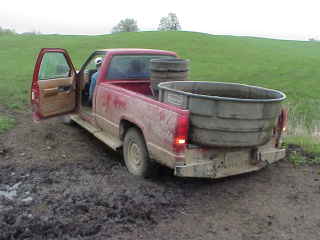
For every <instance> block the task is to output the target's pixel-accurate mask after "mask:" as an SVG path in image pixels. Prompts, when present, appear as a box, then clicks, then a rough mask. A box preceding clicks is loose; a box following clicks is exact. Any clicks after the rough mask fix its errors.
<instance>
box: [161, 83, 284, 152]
mask: <svg viewBox="0 0 320 240" xmlns="http://www.w3.org/2000/svg"><path fill="white" fill-rule="evenodd" d="M158 87H159V100H160V101H162V102H165V103H169V104H172V105H175V106H178V107H181V108H184V109H189V110H190V121H191V122H190V139H189V141H190V142H191V143H194V144H200V145H205V146H219V147H254V146H259V145H263V144H265V143H267V142H268V141H269V140H270V139H271V137H272V131H273V128H274V127H275V125H276V121H277V118H278V115H279V114H280V111H281V102H282V101H283V100H284V99H285V98H286V95H285V94H284V93H282V92H280V91H276V90H271V89H266V88H261V87H255V86H249V85H243V84H238V83H222V82H197V81H185V82H164V83H160V84H159V86H158Z"/></svg>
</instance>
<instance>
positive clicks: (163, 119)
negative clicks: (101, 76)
mask: <svg viewBox="0 0 320 240" xmlns="http://www.w3.org/2000/svg"><path fill="white" fill-rule="evenodd" d="M117 85H118V84H116V83H114V84H111V83H102V84H100V85H99V86H98V87H97V93H96V94H97V100H96V119H97V124H98V125H99V127H101V128H102V129H104V130H105V131H108V132H109V133H110V134H112V135H113V136H118V137H120V131H119V126H120V122H121V120H126V121H129V122H131V123H132V124H134V125H136V126H137V127H138V128H140V130H141V131H142V133H143V135H144V137H145V140H146V144H147V147H148V151H149V154H150V157H151V158H153V159H157V161H158V162H160V163H162V164H164V165H167V166H169V167H172V168H173V167H174V166H175V164H176V161H182V160H183V159H184V155H183V154H180V155H178V154H175V153H174V151H173V141H174V131H175V129H176V125H177V120H178V116H179V114H189V112H188V111H187V110H181V109H179V108H176V107H174V106H170V105H167V104H164V103H161V102H158V101H157V100H154V99H152V98H151V97H148V96H145V95H142V94H140V93H136V92H134V91H130V90H128V89H125V88H123V87H120V86H117Z"/></svg>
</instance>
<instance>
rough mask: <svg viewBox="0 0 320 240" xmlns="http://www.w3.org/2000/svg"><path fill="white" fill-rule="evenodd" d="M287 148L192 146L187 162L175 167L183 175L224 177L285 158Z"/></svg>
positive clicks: (250, 170) (258, 168)
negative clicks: (208, 147)
mask: <svg viewBox="0 0 320 240" xmlns="http://www.w3.org/2000/svg"><path fill="white" fill-rule="evenodd" d="M285 154H286V150H285V149H277V148H274V147H270V146H269V147H261V148H257V149H245V148H242V149H230V148H229V149H201V148H198V149H197V148H195V149H188V150H187V152H186V155H185V160H186V161H185V164H183V165H177V166H175V171H174V172H175V175H176V176H180V177H199V178H222V177H227V176H232V175H238V174H242V173H247V172H253V171H258V170H260V169H261V168H263V167H265V166H266V165H268V164H271V163H274V162H276V161H279V160H281V159H283V158H284V157H285Z"/></svg>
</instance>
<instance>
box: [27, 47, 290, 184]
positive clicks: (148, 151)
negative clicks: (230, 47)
mask: <svg viewBox="0 0 320 240" xmlns="http://www.w3.org/2000/svg"><path fill="white" fill-rule="evenodd" d="M97 58H99V59H102V60H103V61H102V65H101V67H100V69H99V74H98V77H97V81H96V87H95V89H94V94H93V99H92V104H90V103H89V104H88V95H89V88H90V87H89V86H90V81H91V79H92V75H93V74H94V73H95V72H96V71H97V69H96V64H95V60H96V59H97ZM157 58H177V55H176V53H174V52H170V51H162V50H150V49H104V50H97V51H95V52H93V53H92V54H91V55H90V56H89V58H88V59H87V60H86V62H85V63H84V64H83V66H82V67H81V69H80V70H79V71H76V70H75V68H74V65H73V64H72V61H71V58H70V56H69V55H68V53H67V51H66V50H64V49H52V48H50V49H49V48H46V49H42V50H41V51H40V53H39V56H38V59H37V62H36V65H35V69H34V74H33V81H32V88H31V103H32V109H33V119H34V120H35V121H38V120H41V119H47V118H49V117H53V116H58V115H68V116H69V117H70V119H71V120H72V121H74V122H76V123H78V124H79V125H81V126H82V127H84V128H85V129H87V130H88V131H89V132H91V133H92V134H93V135H94V136H96V137H97V138H98V139H100V140H101V141H103V142H104V143H105V144H107V145H108V146H109V147H111V148H112V149H114V150H122V152H123V156H124V160H125V163H126V166H127V168H128V170H129V171H130V172H131V173H133V174H135V175H138V176H148V175H150V174H152V172H153V170H154V167H155V166H156V163H160V164H162V165H165V166H167V167H169V168H172V169H174V173H175V175H177V176H185V177H206V178H220V177H225V176H230V175H235V174H240V173H245V172H250V171H256V170H259V169H261V168H263V167H264V166H266V165H267V164H268V163H272V162H275V161H277V160H279V159H281V158H283V157H284V156H285V150H284V149H279V148H278V147H277V146H278V145H279V138H280V136H279V135H281V134H277V133H279V132H278V131H275V135H274V137H273V138H272V140H271V141H270V142H268V143H267V144H265V145H263V146H260V147H258V148H255V149H254V150H253V149H252V148H249V147H242V148H227V147H226V148H223V147H218V148H214V147H206V146H199V145H195V144H192V142H189V138H188V136H189V131H190V130H189V114H190V112H189V110H186V109H181V108H179V107H177V106H174V105H170V104H168V103H163V102H160V101H158V99H157V98H156V97H155V96H154V95H153V92H152V91H151V88H150V67H149V64H150V60H151V59H157ZM132 61H136V62H137V61H138V62H139V64H140V69H139V72H134V73H130V74H129V73H128V71H129V68H130V63H131V62H132ZM280 122H281V123H282V125H281V126H278V127H281V129H282V128H283V121H280ZM253 153H254V154H253Z"/></svg>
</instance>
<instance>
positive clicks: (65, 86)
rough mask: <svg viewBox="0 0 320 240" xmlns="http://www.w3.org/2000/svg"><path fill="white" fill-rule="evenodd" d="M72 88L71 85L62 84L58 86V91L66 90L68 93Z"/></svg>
mask: <svg viewBox="0 0 320 240" xmlns="http://www.w3.org/2000/svg"><path fill="white" fill-rule="evenodd" d="M72 90H73V86H72V85H62V86H58V92H67V93H70V92H71V91H72Z"/></svg>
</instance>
